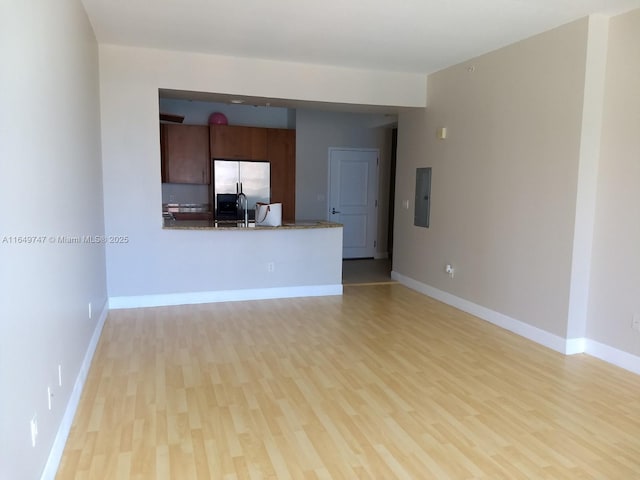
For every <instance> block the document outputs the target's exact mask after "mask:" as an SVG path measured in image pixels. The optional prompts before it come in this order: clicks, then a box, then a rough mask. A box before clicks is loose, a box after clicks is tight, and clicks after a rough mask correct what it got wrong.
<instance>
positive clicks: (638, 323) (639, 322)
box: [631, 313, 640, 333]
mask: <svg viewBox="0 0 640 480" xmlns="http://www.w3.org/2000/svg"><path fill="white" fill-rule="evenodd" d="M631 328H632V329H633V330H635V331H636V332H638V333H640V313H634V314H633V320H631Z"/></svg>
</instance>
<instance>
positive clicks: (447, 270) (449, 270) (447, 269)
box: [444, 264, 455, 278]
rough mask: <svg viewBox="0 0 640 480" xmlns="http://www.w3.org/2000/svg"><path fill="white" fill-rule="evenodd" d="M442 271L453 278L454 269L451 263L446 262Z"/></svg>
mask: <svg viewBox="0 0 640 480" xmlns="http://www.w3.org/2000/svg"><path fill="white" fill-rule="evenodd" d="M444 271H445V273H448V274H449V276H450V277H451V278H453V274H454V273H455V270H454V268H453V266H452V265H451V264H447V265H446V266H445V267H444Z"/></svg>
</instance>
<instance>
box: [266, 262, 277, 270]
mask: <svg viewBox="0 0 640 480" xmlns="http://www.w3.org/2000/svg"><path fill="white" fill-rule="evenodd" d="M275 269H276V265H275V263H273V262H269V263H267V272H273V271H275Z"/></svg>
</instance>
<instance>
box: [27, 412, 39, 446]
mask: <svg viewBox="0 0 640 480" xmlns="http://www.w3.org/2000/svg"><path fill="white" fill-rule="evenodd" d="M29 424H30V426H31V446H32V447H35V446H36V438H38V416H37V415H36V414H35V413H34V414H33V418H32V419H31V422H30V423H29Z"/></svg>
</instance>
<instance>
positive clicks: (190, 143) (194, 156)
mask: <svg viewBox="0 0 640 480" xmlns="http://www.w3.org/2000/svg"><path fill="white" fill-rule="evenodd" d="M160 147H161V154H162V181H163V182H167V183H192V184H209V183H211V157H210V155H209V127H208V126H206V125H172V124H161V125H160Z"/></svg>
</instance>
